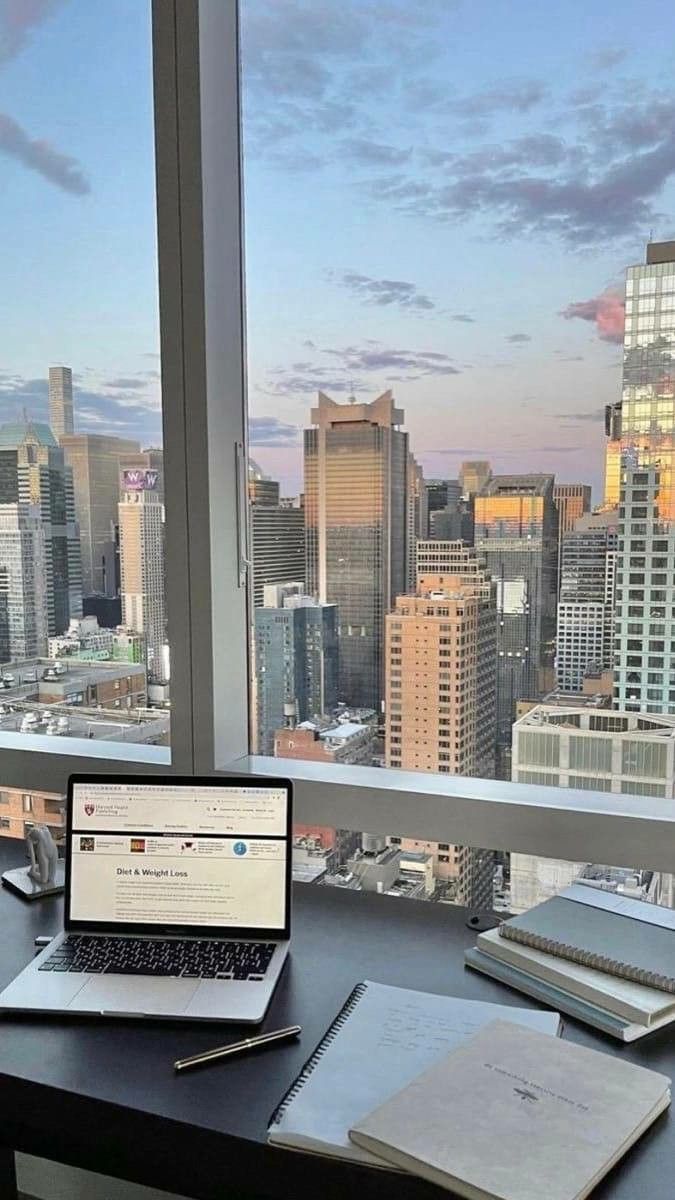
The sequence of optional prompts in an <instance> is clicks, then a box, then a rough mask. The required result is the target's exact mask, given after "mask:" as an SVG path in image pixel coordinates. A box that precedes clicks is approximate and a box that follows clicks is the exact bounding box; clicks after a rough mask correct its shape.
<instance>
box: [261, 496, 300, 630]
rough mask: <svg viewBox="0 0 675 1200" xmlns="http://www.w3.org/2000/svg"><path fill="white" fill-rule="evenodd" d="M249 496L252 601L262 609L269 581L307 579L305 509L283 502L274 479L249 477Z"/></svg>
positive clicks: (283, 581) (284, 581) (286, 581)
mask: <svg viewBox="0 0 675 1200" xmlns="http://www.w3.org/2000/svg"><path fill="white" fill-rule="evenodd" d="M270 485H271V487H274V488H276V500H274V498H273V496H274V493H273V492H272V490H271V487H270ZM251 489H253V490H251ZM261 489H262V490H261ZM249 496H250V498H251V504H250V509H249V512H250V522H251V561H252V564H253V567H252V574H253V604H254V606H255V607H256V608H259V607H260V605H261V604H262V603H263V592H264V589H265V586H266V585H267V584H273V583H293V582H296V583H304V582H305V510H304V508H301V507H300V506H299V505H298V507H297V508H295V507H292V506H289V505H286V504H283V505H282V504H280V502H279V484H278V483H276V482H275V481H274V480H272V479H264V480H262V481H255V482H253V483H252V481H251V480H250V477H249Z"/></svg>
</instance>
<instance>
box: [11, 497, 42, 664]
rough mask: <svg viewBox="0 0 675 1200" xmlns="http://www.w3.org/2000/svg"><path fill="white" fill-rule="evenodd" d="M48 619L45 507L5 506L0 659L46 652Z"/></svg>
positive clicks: (31, 655)
mask: <svg viewBox="0 0 675 1200" xmlns="http://www.w3.org/2000/svg"><path fill="white" fill-rule="evenodd" d="M48 620H49V612H48V593H47V554H46V541H45V528H44V523H43V520H42V515H41V511H40V508H39V507H38V506H37V505H32V504H23V503H19V504H7V503H3V504H0V662H10V661H11V660H12V659H21V658H32V657H34V656H39V655H44V654H46V652H47V634H48Z"/></svg>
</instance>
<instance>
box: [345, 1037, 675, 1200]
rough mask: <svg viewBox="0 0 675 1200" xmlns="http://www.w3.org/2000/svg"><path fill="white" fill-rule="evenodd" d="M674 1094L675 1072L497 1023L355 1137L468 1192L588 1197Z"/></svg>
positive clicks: (480, 1196) (399, 1163)
mask: <svg viewBox="0 0 675 1200" xmlns="http://www.w3.org/2000/svg"><path fill="white" fill-rule="evenodd" d="M669 1103H670V1080H669V1079H668V1078H667V1077H666V1076H665V1075H659V1074H657V1072H656V1071H648V1070H646V1069H645V1068H644V1067H637V1066H635V1065H634V1064H633V1063H630V1062H627V1061H625V1060H624V1059H622V1058H620V1057H618V1055H617V1056H615V1055H611V1054H600V1053H599V1052H598V1051H597V1050H588V1049H587V1048H586V1047H585V1046H577V1045H575V1044H574V1043H573V1042H566V1041H561V1040H560V1039H557V1038H547V1037H542V1035H541V1034H540V1033H537V1032H536V1031H535V1030H533V1029H525V1028H523V1026H521V1025H516V1024H513V1023H511V1022H507V1021H493V1022H491V1023H490V1024H489V1025H487V1026H485V1027H484V1028H483V1029H481V1030H479V1032H478V1033H476V1034H475V1036H474V1037H472V1038H470V1039H469V1041H468V1042H466V1043H465V1044H464V1045H463V1046H460V1047H459V1048H458V1049H456V1050H454V1051H453V1052H452V1053H451V1054H448V1055H447V1056H446V1057H445V1058H444V1059H443V1060H442V1061H441V1062H439V1063H436V1064H435V1065H434V1066H433V1067H430V1068H429V1069H428V1070H427V1071H424V1072H423V1073H422V1074H421V1075H419V1076H418V1077H417V1079H415V1080H414V1081H413V1082H412V1083H410V1084H409V1085H408V1086H407V1087H406V1088H404V1089H403V1090H402V1091H400V1092H399V1093H398V1095H396V1096H394V1097H392V1098H391V1099H390V1100H388V1101H386V1102H385V1103H384V1104H382V1105H381V1106H380V1107H379V1108H377V1109H375V1111H374V1112H371V1113H370V1115H369V1116H366V1117H365V1118H364V1119H363V1120H361V1121H359V1122H358V1123H357V1124H356V1125H355V1126H354V1127H353V1128H352V1129H351V1130H350V1136H351V1137H352V1138H353V1140H354V1142H355V1143H356V1144H357V1145H358V1146H359V1147H361V1148H362V1149H366V1150H369V1151H370V1152H373V1153H376V1154H378V1155H379V1156H380V1157H381V1159H382V1160H383V1162H386V1163H388V1164H389V1165H391V1166H395V1167H399V1168H401V1169H402V1170H408V1171H412V1172H414V1173H415V1174H416V1175H420V1176H422V1178H424V1179H429V1180H430V1181H431V1182H432V1183H436V1184H438V1185H440V1186H441V1187H445V1188H448V1189H449V1190H450V1191H452V1192H453V1193H454V1194H455V1195H458V1196H464V1197H466V1198H467V1200H497V1198H498V1200H584V1198H585V1197H586V1196H588V1195H589V1193H590V1192H591V1191H592V1190H593V1188H594V1187H595V1185H596V1184H597V1183H599V1181H600V1180H601V1179H602V1178H603V1176H604V1175H606V1174H607V1172H608V1171H609V1170H611V1168H612V1167H613V1166H614V1165H615V1163H617V1162H618V1161H619V1159H620V1158H622V1157H623V1155H624V1154H625V1153H626V1151H627V1150H628V1149H629V1148H630V1147H631V1146H632V1145H633V1143H634V1142H636V1141H637V1139H638V1138H639V1137H640V1136H641V1135H642V1134H643V1133H644V1132H645V1130H646V1129H647V1128H648V1127H649V1126H650V1125H651V1124H652V1122H653V1121H655V1120H656V1118H657V1117H658V1116H659V1114H660V1113H661V1112H663V1110H664V1109H665V1108H667V1106H668V1104H669ZM664 1186H665V1187H666V1191H668V1188H669V1184H666V1183H665V1181H664Z"/></svg>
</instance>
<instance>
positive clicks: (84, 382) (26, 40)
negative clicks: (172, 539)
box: [0, 0, 169, 754]
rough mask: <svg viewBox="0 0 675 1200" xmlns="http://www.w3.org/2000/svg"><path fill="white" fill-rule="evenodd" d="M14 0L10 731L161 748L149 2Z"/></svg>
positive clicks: (6, 644)
mask: <svg viewBox="0 0 675 1200" xmlns="http://www.w3.org/2000/svg"><path fill="white" fill-rule="evenodd" d="M5 9H6V11H5V12H4V15H2V16H1V17H0V44H1V47H2V48H1V52H0V92H1V95H2V99H1V101H0V109H1V110H2V116H0V151H1V152H2V180H3V183H2V189H0V222H1V224H2V228H3V230H4V235H5V236H4V238H3V258H2V277H3V291H4V298H5V304H4V305H3V321H2V332H1V334H0V344H1V354H0V734H7V733H15V734H17V735H27V734H30V735H37V736H40V737H43V736H44V737H47V736H49V737H52V738H53V737H56V738H58V739H66V738H73V739H79V740H80V741H82V740H87V741H105V742H112V743H119V744H128V743H139V744H142V745H150V746H166V745H168V742H169V708H168V706H169V650H168V635H167V620H166V604H165V572H164V546H165V523H164V460H163V451H162V412H161V394H160V362H159V328H158V296H157V232H156V217H155V209H156V200H155V177H154V133H153V106H152V45H151V23H150V0H119V3H115V4H91V3H90V2H89V0H64V3H60V4H26V5H22V4H11V5H8V6H5ZM111 753H113V754H114V750H113V751H111Z"/></svg>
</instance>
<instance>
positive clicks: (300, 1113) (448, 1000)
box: [268, 981, 560, 1166]
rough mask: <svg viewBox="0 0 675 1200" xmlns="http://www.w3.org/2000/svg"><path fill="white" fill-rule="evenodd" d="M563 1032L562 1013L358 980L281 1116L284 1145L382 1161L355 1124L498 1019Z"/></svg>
mask: <svg viewBox="0 0 675 1200" xmlns="http://www.w3.org/2000/svg"><path fill="white" fill-rule="evenodd" d="M500 1016H508V1019H509V1020H512V1021H520V1022H522V1023H523V1024H524V1025H527V1026H528V1027H529V1028H531V1029H536V1030H538V1031H540V1032H541V1034H542V1036H544V1035H545V1034H548V1035H550V1036H555V1035H556V1034H557V1033H559V1031H560V1018H559V1016H558V1013H551V1012H539V1011H537V1010H534V1009H526V1008H510V1007H507V1006H505V1005H502V1004H486V1003H483V1002H482V1001H476V1000H462V999H460V998H458V997H455V996H438V995H434V994H432V993H430V992H418V991H413V990H411V989H409V988H398V987H391V986H389V985H388V984H384V983H372V982H370V981H366V982H365V983H360V984H358V985H357V986H356V987H355V988H354V990H353V992H352V993H351V995H350V996H349V997H348V999H347V1001H346V1002H345V1004H344V1005H343V1007H342V1009H341V1010H340V1012H339V1013H338V1014H337V1016H336V1018H335V1020H334V1021H333V1023H332V1025H331V1026H330V1029H329V1030H328V1031H327V1033H326V1034H325V1036H324V1037H323V1038H322V1040H321V1041H320V1043H319V1045H318V1046H317V1047H316V1050H315V1051H314V1053H313V1054H312V1056H311V1057H310V1058H309V1060H308V1061H307V1063H306V1064H305V1066H304V1067H303V1069H302V1071H301V1072H300V1074H299V1076H298V1078H297V1079H296V1080H295V1082H294V1083H293V1084H292V1085H291V1087H290V1089H289V1090H288V1092H287V1093H286V1095H285V1097H284V1098H283V1100H282V1101H281V1103H280V1104H279V1106H278V1108H277V1109H276V1111H275V1113H274V1114H273V1116H272V1118H271V1122H270V1127H269V1134H268V1140H269V1141H270V1142H271V1143H272V1144H273V1145H277V1146H286V1147H288V1148H290V1149H295V1150H305V1151H312V1152H313V1153H315V1154H326V1155H329V1156H332V1157H335V1158H346V1159H350V1160H351V1161H356V1162H367V1163H371V1164H374V1165H376V1166H382V1163H381V1162H380V1161H378V1160H377V1159H376V1158H374V1157H373V1155H371V1154H369V1153H368V1151H367V1150H363V1149H360V1148H359V1147H358V1146H355V1145H354V1144H353V1143H352V1142H350V1140H349V1129H350V1126H352V1125H354V1124H356V1123H357V1122H358V1121H360V1119H361V1117H363V1116H365V1114H366V1113H368V1112H370V1110H371V1109H372V1108H375V1106H376V1105H377V1104H381V1103H382V1101H383V1100H386V1099H387V1098H388V1097H389V1096H393V1094H394V1092H397V1091H398V1090H399V1089H400V1088H402V1087H403V1086H404V1085H405V1084H407V1083H409V1082H410V1080H411V1079H414V1078H415V1076H416V1075H419V1073H420V1071H423V1070H424V1069H425V1068H426V1067H428V1066H430V1064H431V1063H434V1062H437V1061H438V1060H439V1059H441V1058H443V1057H444V1056H445V1055H446V1054H447V1052H448V1050H451V1049H453V1047H455V1046H458V1045H460V1044H461V1043H462V1042H464V1041H466V1039H467V1038H469V1037H471V1036H472V1034H474V1033H475V1032H476V1030H477V1029H480V1028H481V1026H483V1025H485V1024H487V1023H488V1022H490V1021H493V1020H494V1019H495V1017H500Z"/></svg>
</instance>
